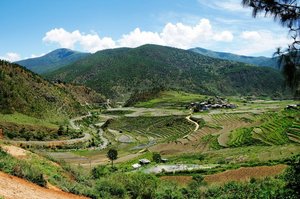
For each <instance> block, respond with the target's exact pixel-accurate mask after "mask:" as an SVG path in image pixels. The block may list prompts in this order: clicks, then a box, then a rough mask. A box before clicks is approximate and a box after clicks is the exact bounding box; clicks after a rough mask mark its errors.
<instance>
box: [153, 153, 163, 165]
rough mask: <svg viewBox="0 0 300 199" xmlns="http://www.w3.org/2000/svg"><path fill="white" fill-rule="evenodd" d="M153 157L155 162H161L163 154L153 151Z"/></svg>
mask: <svg viewBox="0 0 300 199" xmlns="http://www.w3.org/2000/svg"><path fill="white" fill-rule="evenodd" d="M152 159H153V161H154V162H156V163H160V162H161V155H160V154H159V153H153V154H152Z"/></svg>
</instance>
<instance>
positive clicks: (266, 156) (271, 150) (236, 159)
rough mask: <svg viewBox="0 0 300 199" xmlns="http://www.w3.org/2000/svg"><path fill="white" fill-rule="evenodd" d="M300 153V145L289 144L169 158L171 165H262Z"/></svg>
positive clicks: (239, 148) (246, 147)
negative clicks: (262, 163)
mask: <svg viewBox="0 0 300 199" xmlns="http://www.w3.org/2000/svg"><path fill="white" fill-rule="evenodd" d="M299 153H300V145H297V144H287V145H281V146H277V145H274V146H244V147H236V148H224V149H220V150H211V151H207V152H203V153H190V154H182V155H177V156H169V157H168V159H169V162H170V163H193V164H219V163H223V164H224V163H226V164H231V165H233V164H238V163H261V162H267V161H275V160H281V159H285V158H288V157H292V156H294V155H296V154H299Z"/></svg>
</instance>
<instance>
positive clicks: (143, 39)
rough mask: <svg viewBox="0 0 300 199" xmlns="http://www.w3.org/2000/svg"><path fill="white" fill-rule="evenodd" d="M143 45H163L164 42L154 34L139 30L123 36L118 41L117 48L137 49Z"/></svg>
mask: <svg viewBox="0 0 300 199" xmlns="http://www.w3.org/2000/svg"><path fill="white" fill-rule="evenodd" d="M143 44H159V45H165V42H164V41H163V39H162V38H161V37H160V35H159V34H158V33H156V32H147V31H141V30H140V29H139V28H136V29H134V31H132V32H130V33H129V34H125V35H123V36H122V38H121V39H119V40H118V45H119V46H126V47H137V46H140V45H143Z"/></svg>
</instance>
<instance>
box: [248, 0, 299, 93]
mask: <svg viewBox="0 0 300 199" xmlns="http://www.w3.org/2000/svg"><path fill="white" fill-rule="evenodd" d="M242 4H243V5H244V6H245V7H251V8H252V15H253V17H256V16H257V15H258V14H259V13H264V14H265V16H273V18H274V20H275V21H279V23H280V24H281V25H282V26H283V27H287V28H288V29H289V33H290V36H291V38H292V39H293V42H292V43H291V44H289V45H288V48H286V49H284V50H282V49H281V48H278V49H277V51H276V52H275V53H274V55H278V56H279V67H280V68H281V69H282V72H283V75H284V77H285V80H286V84H287V86H289V87H290V88H291V89H292V91H293V92H294V95H295V97H300V23H299V21H300V6H298V4H299V2H298V1H297V0H242Z"/></svg>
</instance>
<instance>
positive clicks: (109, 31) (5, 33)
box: [0, 0, 289, 61]
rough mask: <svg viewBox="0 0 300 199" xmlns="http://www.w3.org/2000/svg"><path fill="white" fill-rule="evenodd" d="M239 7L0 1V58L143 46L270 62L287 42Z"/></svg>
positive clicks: (173, 1)
mask: <svg viewBox="0 0 300 199" xmlns="http://www.w3.org/2000/svg"><path fill="white" fill-rule="evenodd" d="M240 2H241V0H213V1H212V0H127V1H125V0H1V1H0V7H1V12H0V25H1V28H0V58H2V59H8V60H11V61H16V60H19V59H25V58H30V57H36V56H40V55H43V54H45V53H48V52H50V51H52V50H54V49H57V48H60V47H65V48H70V49H74V50H78V51H85V52H86V51H88V52H96V51H98V50H102V49H107V48H117V47H124V46H126V47H136V46H140V45H143V44H145V43H153V44H160V45H167V46H173V47H178V48H183V49H188V48H192V47H203V48H208V49H211V50H216V51H225V52H232V53H237V54H243V55H253V56H272V53H273V52H274V51H275V48H276V47H279V46H281V47H286V45H287V44H288V43H289V37H288V35H287V34H288V30H287V29H286V28H283V27H281V26H280V25H279V24H278V23H276V22H274V21H273V19H272V18H265V17H258V18H256V19H253V18H252V16H251V10H250V9H247V8H243V7H242V6H241V4H240Z"/></svg>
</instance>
